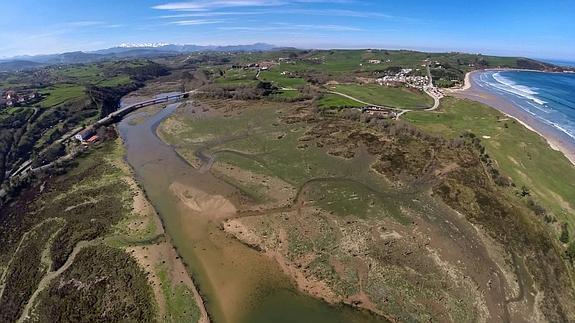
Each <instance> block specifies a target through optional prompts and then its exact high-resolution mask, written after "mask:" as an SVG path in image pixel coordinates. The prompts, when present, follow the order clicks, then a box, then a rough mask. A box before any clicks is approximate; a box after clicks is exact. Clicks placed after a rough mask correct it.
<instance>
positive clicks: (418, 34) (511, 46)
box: [0, 0, 575, 61]
mask: <svg viewBox="0 0 575 323" xmlns="http://www.w3.org/2000/svg"><path fill="white" fill-rule="evenodd" d="M0 5H1V7H0V8H2V9H1V10H0V57H10V56H15V55H22V54H40V53H54V52H63V51H73V50H94V49H100V48H106V47H112V46H116V45H119V44H122V43H158V42H161V43H179V44H199V45H212V44H213V45H224V44H247V43H254V42H267V43H271V44H274V45H280V46H296V47H301V48H368V47H370V48H390V49H394V48H406V49H420V50H427V51H466V52H474V53H475V52H481V53H488V54H499V55H523V56H528V57H536V58H554V59H567V60H573V61H575V0H548V1H535V0H497V1H493V0H492V1H484V0H476V1H466V0H434V1H431V0H428V1H422V0H401V1H399V0H393V1H392V0H371V1H369V0H363V1H362V0H191V1H182V2H179V1H169V0H164V1H160V0H114V1H108V0H106V1H102V0H0Z"/></svg>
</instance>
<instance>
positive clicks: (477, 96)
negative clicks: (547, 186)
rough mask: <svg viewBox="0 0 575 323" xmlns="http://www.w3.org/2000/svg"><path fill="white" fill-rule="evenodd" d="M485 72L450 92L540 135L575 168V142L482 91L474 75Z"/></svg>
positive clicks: (500, 99) (468, 77) (511, 104)
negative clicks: (496, 111)
mask: <svg viewBox="0 0 575 323" xmlns="http://www.w3.org/2000/svg"><path fill="white" fill-rule="evenodd" d="M482 72H483V71H473V72H470V73H467V75H466V76H465V86H464V87H463V88H461V89H455V90H451V91H449V93H450V94H451V95H453V96H455V97H458V98H464V99H469V100H473V101H477V102H480V103H483V104H486V105H489V106H490V107H493V108H495V109H497V110H499V111H500V112H502V113H503V114H505V115H507V116H508V117H510V118H513V119H515V120H517V121H518V122H519V123H521V124H522V125H524V126H525V127H526V128H527V129H529V130H531V131H534V132H536V133H538V134H539V135H540V136H541V137H543V138H544V139H545V140H547V142H548V143H549V146H551V148H553V149H555V150H558V151H560V152H562V153H563V154H564V155H565V157H567V159H569V160H570V161H571V163H572V164H573V165H574V166H575V142H574V141H573V139H572V138H570V137H569V136H568V135H566V134H565V133H563V132H561V131H560V130H557V129H555V128H554V127H552V126H550V125H548V124H545V123H543V122H541V121H540V120H538V119H536V118H535V117H533V116H532V115H530V114H529V113H527V112H525V111H524V110H522V109H521V108H519V107H517V106H516V105H515V104H513V103H511V102H508V101H506V100H504V99H503V98H501V97H499V96H496V95H494V94H491V93H489V92H487V91H486V90H484V89H482V88H481V87H480V86H479V85H478V84H477V83H476V81H475V80H474V75H475V74H477V73H482Z"/></svg>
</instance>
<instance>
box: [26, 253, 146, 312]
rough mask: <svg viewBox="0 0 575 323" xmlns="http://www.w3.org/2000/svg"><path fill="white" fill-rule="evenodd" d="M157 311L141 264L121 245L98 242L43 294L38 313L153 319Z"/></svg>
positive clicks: (81, 255) (79, 256)
mask: <svg viewBox="0 0 575 323" xmlns="http://www.w3.org/2000/svg"><path fill="white" fill-rule="evenodd" d="M155 313H156V312H155V304H154V302H153V300H152V291H151V288H150V286H149V285H148V281H147V278H146V274H145V273H144V272H143V270H142V269H141V268H140V267H139V266H138V264H137V263H136V262H135V261H134V260H133V259H132V258H130V257H129V256H127V255H126V253H125V252H123V251H121V250H119V249H115V248H110V247H106V246H94V247H87V248H85V249H83V250H82V251H81V252H80V253H79V254H78V256H77V257H76V259H75V260H74V263H73V265H72V266H70V268H68V269H67V270H66V271H65V272H64V273H62V275H61V277H59V278H58V279H55V280H54V281H52V283H51V284H50V286H48V288H47V289H46V290H44V292H42V294H40V298H39V301H38V304H37V308H36V312H35V313H34V314H35V316H37V317H38V318H39V319H37V321H39V322H45V321H49V322H119V321H123V322H126V321H129V322H151V321H154V319H155Z"/></svg>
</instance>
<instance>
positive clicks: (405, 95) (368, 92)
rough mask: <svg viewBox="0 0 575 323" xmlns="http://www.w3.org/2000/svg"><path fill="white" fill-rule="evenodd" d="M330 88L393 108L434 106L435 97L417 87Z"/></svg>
mask: <svg viewBox="0 0 575 323" xmlns="http://www.w3.org/2000/svg"><path fill="white" fill-rule="evenodd" d="M330 90H333V91H336V92H340V93H343V94H347V95H349V96H352V97H354V98H357V99H359V100H362V101H365V102H367V103H370V104H376V105H384V106H389V107H392V108H400V109H421V108H429V107H431V106H433V99H432V98H431V97H430V96H428V95H427V94H425V93H423V92H421V91H418V90H415V89H407V88H392V87H385V86H380V85H356V84H345V85H344V84H342V85H336V86H334V87H331V88H330Z"/></svg>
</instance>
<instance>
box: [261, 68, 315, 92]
mask: <svg viewBox="0 0 575 323" xmlns="http://www.w3.org/2000/svg"><path fill="white" fill-rule="evenodd" d="M260 79H261V80H262V81H267V82H272V83H273V84H274V85H275V86H277V87H279V88H297V87H300V86H304V85H306V81H305V80H304V79H302V78H299V77H289V76H285V75H281V72H278V71H262V72H261V73H260Z"/></svg>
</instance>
